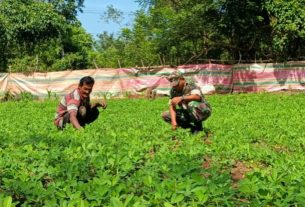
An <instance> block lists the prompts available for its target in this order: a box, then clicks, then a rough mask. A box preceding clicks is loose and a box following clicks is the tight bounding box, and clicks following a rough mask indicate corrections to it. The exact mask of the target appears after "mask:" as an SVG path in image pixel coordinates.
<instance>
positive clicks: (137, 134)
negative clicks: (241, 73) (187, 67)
mask: <svg viewBox="0 0 305 207" xmlns="http://www.w3.org/2000/svg"><path fill="white" fill-rule="evenodd" d="M207 98H208V100H209V102H210V103H211V105H212V107H213V114H212V116H211V117H210V118H209V119H208V120H207V121H206V123H205V132H202V133H199V134H196V135H192V134H191V133H189V132H188V131H187V130H182V129H178V130H177V131H174V132H173V131H171V127H170V125H168V124H167V123H164V122H163V121H162V119H161V112H162V111H164V110H167V107H168V105H167V102H168V100H167V99H166V98H158V99H155V100H146V99H132V100H131V99H130V100H127V99H124V100H109V101H108V108H107V110H101V111H100V117H99V119H98V120H97V121H96V122H94V123H92V124H91V125H88V126H87V127H86V128H85V129H84V130H80V131H75V130H74V129H73V128H72V127H71V126H68V128H67V129H66V130H65V131H57V130H56V128H55V127H54V126H53V123H52V119H53V116H54V112H55V108H56V105H57V101H43V102H38V101H19V102H6V103H1V105H0V117H1V119H0V206H5V207H10V206H22V207H25V206H34V207H36V206H37V207H38V206H49V207H55V206H61V207H68V206H69V207H73V206H74V207H78V206H79V207H86V206H113V207H120V206H135V207H136V206H162V207H163V206H164V207H171V206H179V207H184V206H304V205H305V174H304V168H305V153H304V151H305V130H304V123H305V122H304V115H305V107H304V105H305V96H304V93H295V94H291V93H279V94H264V93H263V94H236V95H213V96H208V97H207Z"/></svg>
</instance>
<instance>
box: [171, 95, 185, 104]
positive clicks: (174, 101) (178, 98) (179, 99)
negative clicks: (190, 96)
mask: <svg viewBox="0 0 305 207" xmlns="http://www.w3.org/2000/svg"><path fill="white" fill-rule="evenodd" d="M182 101H183V98H182V96H179V97H174V98H172V100H171V104H172V105H173V106H176V105H177V104H179V103H181V102H182Z"/></svg>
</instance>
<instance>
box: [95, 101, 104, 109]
mask: <svg viewBox="0 0 305 207" xmlns="http://www.w3.org/2000/svg"><path fill="white" fill-rule="evenodd" d="M94 107H102V108H103V109H106V108H107V103H106V101H105V100H102V101H101V102H97V103H95V104H94V105H93V106H92V108H94Z"/></svg>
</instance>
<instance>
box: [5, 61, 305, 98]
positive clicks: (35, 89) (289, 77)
mask: <svg viewBox="0 0 305 207" xmlns="http://www.w3.org/2000/svg"><path fill="white" fill-rule="evenodd" d="M175 70H180V71H182V72H183V73H184V75H185V77H186V78H187V79H192V80H193V81H194V82H195V83H196V84H197V85H198V86H200V88H201V90H202V92H203V93H204V94H207V93H231V92H259V91H267V92H271V91H279V90H288V89H291V90H304V89H305V63H302V62H295V63H286V64H238V65H222V64H198V65H182V66H179V67H177V68H166V67H164V68H150V69H145V70H143V69H137V68H120V69H88V70H73V71H60V72H48V73H33V74H30V75H25V74H22V73H0V93H2V94H3V93H5V92H6V91H10V93H12V94H19V93H21V92H29V93H31V94H33V95H36V96H38V97H46V96H48V95H50V94H56V95H63V94H66V93H68V92H70V91H71V90H73V89H74V88H76V87H77V85H78V82H79V80H80V78H82V77H83V76H87V75H90V76H92V77H93V78H94V79H95V81H96V83H95V85H94V88H93V91H92V95H93V96H96V97H101V96H105V95H107V96H125V95H127V94H139V93H142V92H144V91H145V90H146V89H148V88H149V89H153V90H155V92H156V93H157V94H169V90H170V86H169V82H168V80H167V78H166V77H167V76H168V75H169V74H170V73H172V72H173V71H175Z"/></svg>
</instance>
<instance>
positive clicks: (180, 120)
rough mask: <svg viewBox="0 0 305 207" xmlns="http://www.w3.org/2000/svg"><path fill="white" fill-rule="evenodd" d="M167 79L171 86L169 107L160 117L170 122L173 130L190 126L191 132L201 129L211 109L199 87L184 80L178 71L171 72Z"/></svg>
mask: <svg viewBox="0 0 305 207" xmlns="http://www.w3.org/2000/svg"><path fill="white" fill-rule="evenodd" d="M168 80H169V81H170V85H171V87H172V88H171V91H170V100H169V106H170V107H169V111H166V112H163V114H162V118H163V119H164V121H166V122H168V123H171V125H172V129H173V130H176V129H177V127H182V128H190V129H191V132H192V133H197V132H199V131H202V130H203V127H202V122H203V121H205V120H206V119H207V118H208V117H209V116H210V115H211V112H212V109H211V106H210V104H209V103H208V102H207V101H206V99H205V98H204V96H203V94H202V92H201V90H200V88H199V87H197V86H196V85H195V84H194V82H193V81H186V80H185V78H184V77H183V75H182V74H181V73H180V72H179V71H175V72H173V73H172V74H171V75H170V76H169V77H168ZM177 106H179V108H177Z"/></svg>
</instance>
